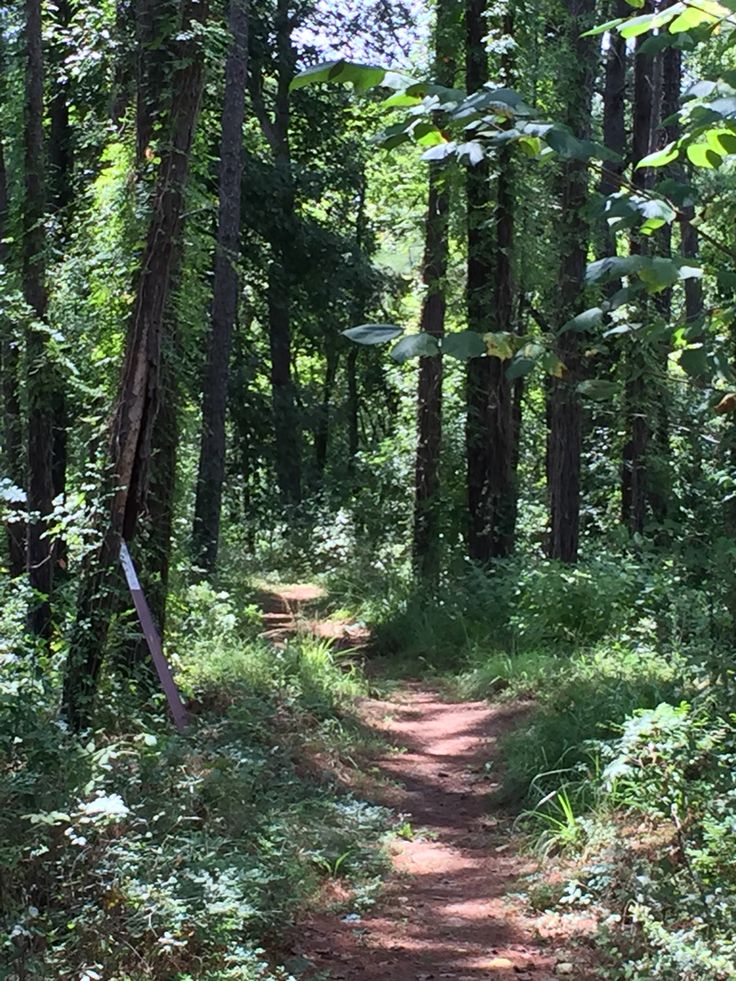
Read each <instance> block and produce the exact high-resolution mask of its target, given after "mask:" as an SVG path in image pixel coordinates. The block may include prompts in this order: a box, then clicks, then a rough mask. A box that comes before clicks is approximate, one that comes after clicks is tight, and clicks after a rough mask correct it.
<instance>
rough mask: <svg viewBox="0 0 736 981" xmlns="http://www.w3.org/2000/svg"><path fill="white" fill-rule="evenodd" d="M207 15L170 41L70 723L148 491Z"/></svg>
mask: <svg viewBox="0 0 736 981" xmlns="http://www.w3.org/2000/svg"><path fill="white" fill-rule="evenodd" d="M206 15H207V10H206V5H205V4H204V3H202V2H195V0H184V3H183V10H182V19H181V29H180V31H179V32H176V40H173V41H172V47H173V48H174V54H175V55H176V56H177V57H176V58H175V59H174V63H175V64H176V65H177V66H178V68H177V70H176V73H175V75H174V78H173V79H172V83H173V84H172V88H171V91H172V93H173V95H172V105H171V111H170V117H169V119H170V124H169V133H170V137H169V140H168V141H167V145H166V146H165V148H164V150H163V154H162V158H161V163H160V166H159V172H158V177H157V181H156V190H155V194H154V201H153V206H152V213H151V218H150V222H149V228H148V235H147V239H146V246H145V248H144V251H143V255H142V258H141V266H140V269H139V272H138V275H137V278H136V283H135V302H134V305H133V311H132V314H131V319H130V323H129V327H128V334H127V338H126V348H125V358H124V365H123V373H122V378H121V382H120V387H119V390H118V397H117V400H116V407H115V414H114V418H113V423H112V433H111V441H110V460H111V467H110V470H111V475H110V487H111V488H112V494H111V506H110V511H109V514H108V520H107V524H106V527H105V528H104V529H103V534H102V542H101V545H100V547H99V549H98V550H97V551H96V552H95V553H93V554H91V555H90V556H89V557H88V558H87V560H86V562H85V565H84V568H83V570H82V576H81V582H80V588H79V597H78V601H77V614H76V620H75V624H74V628H73V631H72V637H71V642H70V651H69V658H68V661H67V666H66V675H65V679H64V709H65V713H66V716H67V718H68V720H69V722H70V724H71V725H72V726H73V727H74V728H76V729H78V728H80V727H82V726H84V725H86V724H87V723H88V722H89V720H90V717H91V712H92V707H93V705H92V703H93V699H94V694H95V691H96V687H97V680H98V677H99V672H100V668H101V665H102V658H103V653H104V649H105V641H106V638H107V629H108V622H109V616H110V609H111V604H112V596H113V592H112V586H113V582H114V577H115V570H116V566H117V562H118V555H119V549H120V542H121V539H125V540H130V539H131V538H132V537H133V535H134V534H135V529H136V524H137V520H138V515H139V513H140V509H141V506H142V502H143V501H144V499H145V495H146V491H147V481H148V470H149V463H150V452H151V437H152V430H153V425H154V421H155V418H156V413H157V410H158V407H159V399H160V377H159V372H160V365H161V345H162V333H163V323H164V316H165V314H166V309H167V303H168V300H169V293H170V288H171V276H172V260H173V258H174V254H175V247H176V243H177V241H178V238H179V234H180V230H181V222H182V212H183V206H184V193H185V187H186V183H187V177H188V172H189V159H190V154H191V149H192V143H193V139H194V131H195V127H196V122H197V117H198V113H199V105H200V100H201V94H202V85H203V52H202V49H201V47H200V45H199V43H198V40H197V38H198V35H197V33H196V30H193V29H194V28H195V26H196V25H197V24H202V23H203V21H204V20H205V18H206Z"/></svg>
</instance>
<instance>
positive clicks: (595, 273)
mask: <svg viewBox="0 0 736 981" xmlns="http://www.w3.org/2000/svg"><path fill="white" fill-rule="evenodd" d="M645 265H646V259H645V258H644V256H641V255H626V256H608V257H607V258H605V259H598V260H597V261H596V262H591V263H590V264H589V265H588V268H587V271H586V273H585V280H586V282H588V283H608V282H610V281H611V280H615V279H621V277H622V276H631V275H632V274H633V273H637V272H639V270H641V269H642V267H643V266H645Z"/></svg>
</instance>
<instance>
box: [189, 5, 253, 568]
mask: <svg viewBox="0 0 736 981" xmlns="http://www.w3.org/2000/svg"><path fill="white" fill-rule="evenodd" d="M229 28H230V51H229V53H228V59H227V65H226V67H225V99H224V104H223V109H222V135H221V140H220V211H219V220H218V226H217V243H216V246H215V275H214V283H213V293H212V324H211V328H210V337H209V352H208V359H207V369H206V373H205V379H204V398H203V404H202V442H201V449H200V456H199V470H198V478H197V499H196V504H195V509H194V560H195V562H196V564H197V565H198V566H199V567H200V568H201V569H204V570H205V571H206V572H207V573H208V574H212V573H213V572H214V570H215V566H216V564H217V550H218V545H219V540H220V514H221V511H222V487H223V482H224V480H225V422H226V413H227V396H228V390H229V388H228V379H229V375H230V355H231V351H232V339H233V330H234V328H235V322H236V319H237V314H238V298H239V297H238V293H239V283H238V269H237V264H238V261H239V258H240V211H241V183H242V175H243V122H244V119H245V90H246V83H247V77H248V4H247V0H230V15H229Z"/></svg>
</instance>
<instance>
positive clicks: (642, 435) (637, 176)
mask: <svg viewBox="0 0 736 981" xmlns="http://www.w3.org/2000/svg"><path fill="white" fill-rule="evenodd" d="M653 9H654V8H653V4H652V2H651V0H648V2H647V3H646V5H645V7H644V8H643V9H642V13H651V12H652V10H653ZM643 43H644V38H642V37H640V38H638V39H637V44H636V54H635V59H634V106H633V133H632V164H633V167H634V170H633V173H632V178H631V182H632V184H633V185H634V187H636V188H641V189H643V190H646V189H647V188H649V187H650V186H651V184H652V173H651V171H650V170H648V169H646V168H645V169H642V170H637V169H636V164H637V163H638V162H639V161H640V160H641V159H643V157H645V156H646V155H647V154H649V153H650V152H651V150H652V147H653V138H654V126H655V123H656V120H657V117H656V114H655V109H656V106H655V65H654V59H653V57H652V56H651V55H649V54H642V53H641V46H642V44H643ZM647 249H648V244H647V243H646V241H644V240H643V238H642V236H636V235H635V236H633V237H632V242H631V250H632V252H638V253H645V252H646V251H647ZM642 354H643V352H642V351H641V350H636V351H633V352H632V356H631V357H630V359H629V363H628V364H627V366H626V368H627V373H628V378H627V381H626V390H625V398H624V401H625V406H624V408H625V414H626V427H627V434H628V436H627V441H626V444H625V446H624V451H623V466H622V481H621V510H622V519H623V522H624V524H626V525H627V526H628V528H629V531H630V532H631V533H632V534H641V533H642V532H643V531H644V526H645V524H646V519H647V500H648V495H647V454H648V452H649V448H650V438H651V430H650V426H649V422H648V418H647V404H646V402H647V400H646V378H645V371H644V365H643V362H644V360H645V358H643V357H642Z"/></svg>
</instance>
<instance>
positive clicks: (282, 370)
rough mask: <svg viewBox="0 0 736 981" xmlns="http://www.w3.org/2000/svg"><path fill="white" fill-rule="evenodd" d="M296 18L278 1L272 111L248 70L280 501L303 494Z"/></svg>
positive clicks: (260, 76) (286, 2) (257, 77)
mask: <svg viewBox="0 0 736 981" xmlns="http://www.w3.org/2000/svg"><path fill="white" fill-rule="evenodd" d="M294 27H295V20H294V18H293V17H292V15H291V10H290V0H277V2H276V11H275V21H274V32H275V35H276V76H277V78H276V95H275V105H274V110H273V115H271V114H270V113H269V112H268V110H267V108H266V104H265V100H264V96H263V87H264V68H263V66H262V65H259V66H258V68H257V70H255V71H251V72H250V74H249V79H248V81H249V86H250V92H251V97H252V99H253V108H254V110H255V113H256V116H257V117H258V121H259V123H260V124H261V129H262V131H263V134H264V136H265V137H266V140H267V141H268V143H269V146H270V148H271V152H272V154H273V162H274V180H275V184H276V196H275V201H274V212H275V213H276V214H278V221H277V222H276V223H275V224H274V227H273V233H272V239H271V243H270V244H271V263H270V266H269V270H268V295H267V304H268V328H269V343H270V349H271V392H272V409H273V424H274V443H275V447H274V457H275V464H276V480H277V482H278V486H279V492H280V494H281V500H282V502H283V503H284V504H287V505H290V504H298V503H299V502H300V501H301V497H302V476H301V425H300V421H299V413H298V412H297V407H296V396H295V390H294V381H293V378H292V372H291V295H290V294H291V276H292V270H293V269H294V268H295V266H296V262H293V261H292V256H293V254H294V248H295V239H296V237H297V231H298V219H297V214H296V188H295V186H294V175H293V172H292V165H291V147H290V143H289V127H290V123H291V99H290V94H289V88H290V86H291V82H292V79H293V78H294V74H295V72H296V58H297V56H296V50H295V48H294V42H293V38H292V34H293V31H294Z"/></svg>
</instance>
